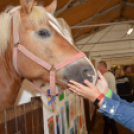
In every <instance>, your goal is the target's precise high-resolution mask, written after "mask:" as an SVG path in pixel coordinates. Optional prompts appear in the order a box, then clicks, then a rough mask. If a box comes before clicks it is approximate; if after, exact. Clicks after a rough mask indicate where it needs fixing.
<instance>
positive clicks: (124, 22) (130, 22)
mask: <svg viewBox="0 0 134 134" xmlns="http://www.w3.org/2000/svg"><path fill="white" fill-rule="evenodd" d="M133 23H134V20H129V21H119V22H109V23H99V24H93V25H84V26H73V27H71V29H81V28H90V27H100V26H111V25H122V24H133Z"/></svg>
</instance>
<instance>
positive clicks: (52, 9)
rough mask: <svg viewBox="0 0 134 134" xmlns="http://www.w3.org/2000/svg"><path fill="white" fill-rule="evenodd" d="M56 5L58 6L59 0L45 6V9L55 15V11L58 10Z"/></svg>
mask: <svg viewBox="0 0 134 134" xmlns="http://www.w3.org/2000/svg"><path fill="white" fill-rule="evenodd" d="M56 7H57V0H53V2H52V3H51V4H50V5H49V6H47V7H45V9H46V11H47V12H49V13H51V14H52V15H54V13H55V11H56Z"/></svg>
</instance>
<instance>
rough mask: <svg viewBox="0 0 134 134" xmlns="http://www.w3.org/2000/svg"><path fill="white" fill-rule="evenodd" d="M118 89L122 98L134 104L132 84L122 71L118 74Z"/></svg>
mask: <svg viewBox="0 0 134 134" xmlns="http://www.w3.org/2000/svg"><path fill="white" fill-rule="evenodd" d="M116 87H117V93H118V95H119V96H120V98H122V99H124V100H126V101H128V102H133V96H132V94H131V90H132V89H131V84H130V82H129V79H128V77H127V76H125V72H124V71H123V70H122V69H121V70H119V71H118V73H117V74H116Z"/></svg>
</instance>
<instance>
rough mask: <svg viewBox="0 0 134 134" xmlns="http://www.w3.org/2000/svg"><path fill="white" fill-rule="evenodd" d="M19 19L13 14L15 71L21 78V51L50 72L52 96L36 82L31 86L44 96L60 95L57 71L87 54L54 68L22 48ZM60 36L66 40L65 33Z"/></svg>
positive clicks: (78, 55) (76, 56)
mask: <svg viewBox="0 0 134 134" xmlns="http://www.w3.org/2000/svg"><path fill="white" fill-rule="evenodd" d="M17 19H18V13H14V14H13V43H14V48H13V66H14V69H15V71H16V72H17V73H18V74H19V75H20V76H21V74H20V73H19V70H18V65H17V60H18V51H20V52H22V53H23V54H24V55H25V56H27V57H28V58H30V59H31V60H32V61H34V62H35V63H37V64H38V65H40V66H42V67H43V68H44V69H46V70H48V71H50V94H47V93H46V92H45V91H43V90H42V89H41V88H39V87H38V86H37V85H36V84H35V83H34V82H32V81H30V82H31V84H32V85H33V86H34V87H35V88H36V89H38V90H39V91H40V92H42V93H43V94H44V95H49V96H50V95H51V96H58V95H60V94H61V93H62V92H63V91H64V90H60V91H59V92H58V94H56V71H58V70H60V69H62V68H64V67H65V66H67V65H69V64H71V63H72V62H74V61H75V60H77V59H79V58H81V57H85V54H84V53H83V52H79V53H78V54H76V55H75V56H73V57H71V58H69V59H67V60H66V61H64V62H61V63H59V64H57V65H54V66H52V65H50V64H48V63H46V62H45V61H44V60H42V59H40V58H39V57H37V56H35V55H34V54H33V53H31V52H30V51H29V50H27V49H26V48H25V47H24V46H22V45H21V44H20V39H19V32H18V26H16V25H17V24H16V22H17ZM50 25H51V26H52V27H53V28H54V29H57V28H58V27H57V25H56V24H55V23H53V22H52V21H50ZM54 26H55V27H56V28H55V27H54ZM59 34H60V35H62V36H63V37H64V38H65V39H66V37H65V35H64V33H62V32H61V31H60V33H59ZM66 40H67V39H66ZM16 45H18V46H16ZM52 67H53V68H54V69H55V71H51V69H52Z"/></svg>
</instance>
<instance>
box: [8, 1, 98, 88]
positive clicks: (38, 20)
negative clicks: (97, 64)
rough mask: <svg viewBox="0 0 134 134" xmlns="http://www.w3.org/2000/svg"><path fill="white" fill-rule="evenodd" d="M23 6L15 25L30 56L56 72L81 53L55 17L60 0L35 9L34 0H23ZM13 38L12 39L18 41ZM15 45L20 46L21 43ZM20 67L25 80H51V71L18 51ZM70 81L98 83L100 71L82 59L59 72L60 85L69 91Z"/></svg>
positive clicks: (85, 59)
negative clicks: (58, 66)
mask: <svg viewBox="0 0 134 134" xmlns="http://www.w3.org/2000/svg"><path fill="white" fill-rule="evenodd" d="M20 4H21V6H20V7H19V8H18V9H17V11H19V15H18V19H17V21H15V22H13V27H17V28H18V33H19V43H20V44H21V45H22V46H23V47H24V48H26V49H27V50H28V51H29V52H30V53H32V54H33V55H35V56H36V57H38V58H39V59H41V60H42V61H45V63H48V64H49V65H52V68H51V69H52V70H54V68H53V66H55V65H57V64H59V63H62V62H64V61H66V60H67V59H69V58H71V57H73V56H75V55H77V54H78V53H79V50H77V49H76V48H75V47H74V46H73V45H72V43H71V42H70V40H69V38H68V35H67V34H65V31H64V30H63V28H62V27H61V26H60V24H59V23H58V21H57V20H56V19H55V17H54V16H53V15H54V12H55V10H56V5H57V1H56V0H54V1H53V2H52V3H51V4H50V5H49V6H47V7H45V8H44V7H42V6H34V0H20ZM15 12H16V11H15V9H13V10H12V11H10V13H12V14H14V13H15ZM14 23H15V24H16V26H14ZM12 29H13V28H12ZM12 33H13V30H12ZM13 34H14V33H13ZM13 36H14V35H13ZM13 36H12V40H14V37H13ZM14 45H16V46H18V43H16V44H14ZM17 68H18V72H19V74H21V76H22V77H24V78H27V79H29V80H31V81H34V80H41V81H43V82H49V81H50V77H49V76H50V71H49V70H47V69H45V68H43V67H42V66H41V65H39V64H37V63H36V62H34V61H33V60H31V59H30V58H29V57H27V56H26V55H25V54H24V53H22V52H21V51H18V54H17ZM70 79H73V80H75V81H77V82H79V83H83V79H89V80H90V82H92V83H95V81H96V79H97V78H96V71H95V69H94V67H93V65H92V63H91V61H90V60H89V59H88V58H86V57H83V56H82V57H81V58H78V59H76V60H75V61H74V62H72V63H70V64H68V65H66V66H65V67H63V68H61V69H59V70H57V72H56V84H57V85H58V86H60V87H62V88H67V83H68V81H69V80H70Z"/></svg>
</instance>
